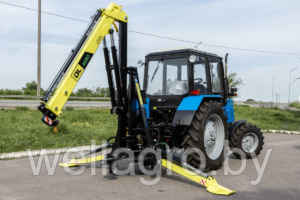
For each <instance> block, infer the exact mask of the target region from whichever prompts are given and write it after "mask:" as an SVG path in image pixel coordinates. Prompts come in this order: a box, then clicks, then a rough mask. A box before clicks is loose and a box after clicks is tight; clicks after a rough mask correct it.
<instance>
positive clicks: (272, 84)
mask: <svg viewBox="0 0 300 200" xmlns="http://www.w3.org/2000/svg"><path fill="white" fill-rule="evenodd" d="M274 78H275V76H273V82H272V104H273V96H274V94H273V89H274ZM272 106H273V105H272Z"/></svg>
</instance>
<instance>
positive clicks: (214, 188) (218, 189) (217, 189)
mask: <svg viewBox="0 0 300 200" xmlns="http://www.w3.org/2000/svg"><path fill="white" fill-rule="evenodd" d="M161 165H162V166H163V167H166V168H168V169H171V170H172V171H174V172H176V173H178V174H180V175H182V176H184V177H186V178H188V179H190V180H192V181H195V182H197V183H199V184H201V185H203V186H205V187H206V190H207V191H209V192H211V193H213V194H220V195H230V194H233V193H235V192H236V190H229V189H227V188H225V187H223V186H221V185H219V184H218V183H217V181H216V180H215V179H214V178H213V177H211V176H209V177H208V178H206V177H204V176H201V175H197V174H196V173H194V172H192V171H190V170H189V173H186V172H185V171H184V169H183V168H182V167H180V166H178V165H176V164H173V163H172V162H170V161H168V160H165V159H162V164H161ZM185 170H187V169H185Z"/></svg>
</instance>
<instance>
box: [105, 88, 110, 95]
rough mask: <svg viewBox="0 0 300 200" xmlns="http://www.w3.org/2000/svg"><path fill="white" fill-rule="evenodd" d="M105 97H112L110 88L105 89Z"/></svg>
mask: <svg viewBox="0 0 300 200" xmlns="http://www.w3.org/2000/svg"><path fill="white" fill-rule="evenodd" d="M105 97H110V92H109V88H108V87H107V88H105Z"/></svg>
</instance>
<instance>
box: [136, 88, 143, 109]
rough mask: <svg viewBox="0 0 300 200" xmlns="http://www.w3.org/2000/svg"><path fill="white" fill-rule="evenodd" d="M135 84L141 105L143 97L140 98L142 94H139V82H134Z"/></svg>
mask: <svg viewBox="0 0 300 200" xmlns="http://www.w3.org/2000/svg"><path fill="white" fill-rule="evenodd" d="M135 86H136V90H137V94H138V97H139V100H140V103H141V105H143V98H142V94H141V90H140V85H139V83H135Z"/></svg>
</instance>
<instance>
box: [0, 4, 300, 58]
mask: <svg viewBox="0 0 300 200" xmlns="http://www.w3.org/2000/svg"><path fill="white" fill-rule="evenodd" d="M0 3H3V4H7V5H10V6H15V7H19V8H23V9H27V10H31V11H37V12H39V11H38V10H36V9H32V8H27V7H24V6H19V5H15V4H11V3H7V2H3V1H0ZM41 13H44V14H48V15H53V16H56V17H61V18H66V19H70V20H75V21H80V22H85V23H89V22H88V21H84V20H80V19H75V18H71V17H66V16H62V15H57V14H54V13H49V12H44V11H41ZM128 32H132V33H137V34H142V35H147V36H151V37H157V38H162V39H168V40H174V41H179V42H187V43H192V44H199V42H193V41H187V40H181V39H176V38H170V37H164V36H159V35H153V34H149V33H143V32H139V31H132V30H128ZM201 45H205V46H211V47H217V48H223V49H233V50H239V51H250V52H258V53H272V54H287V55H299V54H300V53H287V52H276V51H260V50H252V49H243V48H236V47H228V46H219V45H213V44H205V43H201Z"/></svg>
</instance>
